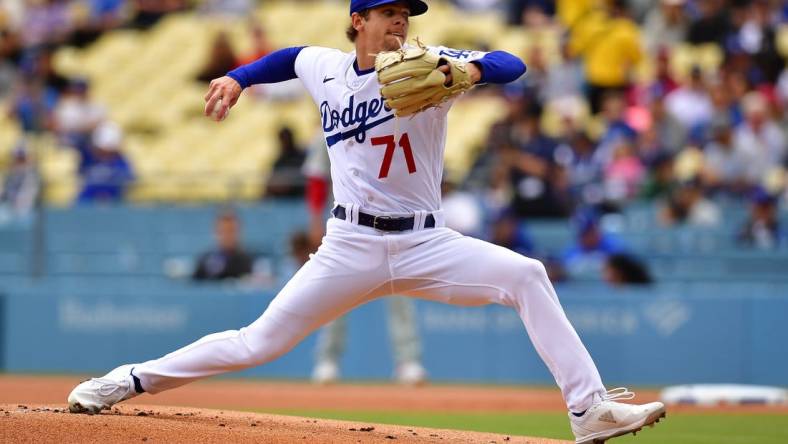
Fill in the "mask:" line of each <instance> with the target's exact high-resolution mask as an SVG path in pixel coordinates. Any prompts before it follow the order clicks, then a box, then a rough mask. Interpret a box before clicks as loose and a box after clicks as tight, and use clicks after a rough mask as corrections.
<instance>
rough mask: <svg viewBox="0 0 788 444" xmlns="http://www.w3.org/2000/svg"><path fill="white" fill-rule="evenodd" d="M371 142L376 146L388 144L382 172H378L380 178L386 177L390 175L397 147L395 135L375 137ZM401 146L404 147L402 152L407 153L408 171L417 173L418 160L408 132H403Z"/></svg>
mask: <svg viewBox="0 0 788 444" xmlns="http://www.w3.org/2000/svg"><path fill="white" fill-rule="evenodd" d="M371 142H372V145H375V146H378V145H385V146H386V152H385V154H383V163H382V164H381V165H380V173H379V174H378V179H384V178H386V177H388V175H389V169H390V168H391V160H392V159H393V158H394V150H395V149H396V147H397V144H396V143H395V139H394V135H393V134H390V135H388V136H381V137H373V138H372V140H371ZM399 146H400V147H402V152H403V153H404V154H405V163H407V164H408V173H409V174H413V173H415V172H416V161H415V160H414V159H413V150H412V149H411V148H410V138H409V137H408V133H405V134H403V135H402V136H401V137H400V138H399Z"/></svg>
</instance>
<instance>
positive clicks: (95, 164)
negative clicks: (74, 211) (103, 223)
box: [77, 122, 134, 203]
mask: <svg viewBox="0 0 788 444" xmlns="http://www.w3.org/2000/svg"><path fill="white" fill-rule="evenodd" d="M121 140H122V134H121V131H120V128H118V127H117V125H115V124H112V123H109V122H105V123H102V124H101V125H99V126H98V127H97V128H96V130H95V131H94V132H93V136H92V148H91V149H90V150H88V151H84V152H82V155H83V159H82V162H81V166H80V170H79V173H80V175H81V176H82V181H83V182H82V191H81V192H80V193H79V196H78V198H77V201H78V202H80V203H85V202H99V201H101V202H119V201H121V200H123V197H124V195H125V192H126V188H127V187H128V185H129V183H130V182H132V181H133V180H134V173H133V171H132V168H131V165H130V164H129V162H128V161H127V160H126V158H125V156H124V155H123V153H122V152H121V150H120V148H121Z"/></svg>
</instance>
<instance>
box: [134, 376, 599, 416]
mask: <svg viewBox="0 0 788 444" xmlns="http://www.w3.org/2000/svg"><path fill="white" fill-rule="evenodd" d="M132 376H133V375H132ZM587 411H588V410H583V411H582V412H580V413H575V412H570V413H572V414H573V415H575V416H577V417H578V418H579V417H581V416H583V415H585V414H586V412H587Z"/></svg>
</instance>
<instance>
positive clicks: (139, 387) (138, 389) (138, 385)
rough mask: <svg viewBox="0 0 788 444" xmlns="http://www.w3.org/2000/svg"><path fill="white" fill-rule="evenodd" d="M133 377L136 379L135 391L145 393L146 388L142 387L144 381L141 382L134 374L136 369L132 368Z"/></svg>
mask: <svg viewBox="0 0 788 444" xmlns="http://www.w3.org/2000/svg"><path fill="white" fill-rule="evenodd" d="M129 374H130V375H131V378H132V379H133V380H134V391H135V392H137V393H145V389H143V388H142V383H140V378H138V377H136V376H134V369H131V371H130V372H129Z"/></svg>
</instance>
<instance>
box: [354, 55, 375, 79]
mask: <svg viewBox="0 0 788 444" xmlns="http://www.w3.org/2000/svg"><path fill="white" fill-rule="evenodd" d="M353 70H355V71H356V75H357V76H359V77H361V76H365V75H367V74H372V73H373V72H375V67H374V66H373V67H372V68H369V69H365V70H363V71H362V70H360V69H358V59H354V60H353Z"/></svg>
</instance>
